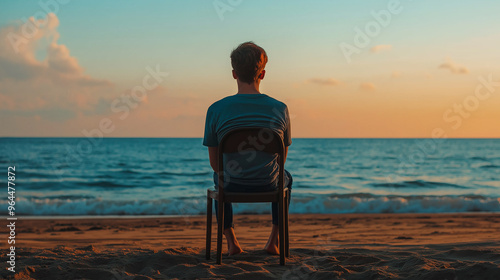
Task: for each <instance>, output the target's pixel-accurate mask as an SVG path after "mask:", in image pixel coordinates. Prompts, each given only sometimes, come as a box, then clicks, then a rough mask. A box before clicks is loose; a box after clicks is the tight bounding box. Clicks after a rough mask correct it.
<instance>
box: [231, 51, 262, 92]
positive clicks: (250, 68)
mask: <svg viewBox="0 0 500 280" xmlns="http://www.w3.org/2000/svg"><path fill="white" fill-rule="evenodd" d="M266 63H267V54H266V51H265V50H264V49H263V48H261V47H259V46H257V45H256V44H254V43H253V42H245V43H243V44H241V45H239V46H238V47H237V48H236V49H234V50H233V52H231V65H232V66H233V70H234V72H235V73H236V76H237V77H238V79H239V80H240V81H242V82H244V83H247V84H253V83H254V82H256V81H258V79H262V78H264V72H263V70H264V67H266Z"/></svg>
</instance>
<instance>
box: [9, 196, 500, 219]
mask: <svg viewBox="0 0 500 280" xmlns="http://www.w3.org/2000/svg"><path fill="white" fill-rule="evenodd" d="M3 205H5V207H6V204H5V203H0V207H3ZM17 205H18V206H19V209H20V210H19V211H20V212H19V214H20V215H202V214H205V213H206V212H205V211H206V198H205V197H184V198H182V199H181V198H176V199H167V198H163V199H162V198H158V199H154V200H103V199H100V198H81V199H63V198H27V197H24V198H20V199H19V200H18V203H17ZM270 210H271V207H270V205H269V204H262V203H244V204H235V205H234V212H235V213H238V214H241V213H249V214H263V213H270ZM461 212H500V198H499V197H474V196H469V197H467V196H377V195H372V194H366V193H365V194H338V195H329V196H327V195H323V196H314V197H293V195H292V202H291V205H290V213H294V214H303V213H323V214H339V213H461Z"/></svg>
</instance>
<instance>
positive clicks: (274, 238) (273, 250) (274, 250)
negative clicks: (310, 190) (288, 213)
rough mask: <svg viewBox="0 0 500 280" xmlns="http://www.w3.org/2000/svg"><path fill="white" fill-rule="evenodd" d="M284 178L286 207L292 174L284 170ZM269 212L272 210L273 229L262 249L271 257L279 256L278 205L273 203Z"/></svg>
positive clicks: (290, 193) (289, 194) (290, 192)
mask: <svg viewBox="0 0 500 280" xmlns="http://www.w3.org/2000/svg"><path fill="white" fill-rule="evenodd" d="M285 176H286V177H288V184H287V185H286V187H287V188H288V196H287V197H288V201H287V203H288V205H290V200H291V196H292V183H293V179H292V174H290V172H288V171H287V170H285ZM271 210H272V219H273V220H272V221H273V229H272V230H271V235H269V239H268V240H267V244H266V246H265V247H264V249H265V250H266V251H267V252H268V253H269V254H272V255H279V247H278V244H279V239H278V237H279V227H278V224H279V210H278V203H275V202H273V203H272V205H271Z"/></svg>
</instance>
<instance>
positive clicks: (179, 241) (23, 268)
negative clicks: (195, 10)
mask: <svg viewBox="0 0 500 280" xmlns="http://www.w3.org/2000/svg"><path fill="white" fill-rule="evenodd" d="M269 230H270V216H269V215H236V216H235V231H236V234H237V236H238V238H239V241H240V244H241V245H242V247H243V249H244V250H245V252H244V253H242V254H240V255H237V256H227V255H226V254H225V255H224V256H223V264H222V265H220V266H219V265H216V264H215V251H213V249H212V259H211V260H208V261H207V260H206V259H205V248H204V247H205V246H204V244H205V217H204V216H189V217H167V218H164V217H160V218H157V217H154V218H150V217H148V218H111V219H110V218H90V219H89V218H84V219H60V218H59V219H58V218H54V219H29V218H20V220H18V222H17V226H16V273H15V274H14V273H11V272H8V271H6V270H3V272H2V277H3V278H6V279H450V280H454V279H498V275H500V234H499V232H500V214H482V213H480V214H345V215H311V214H302V215H291V217H290V247H291V257H290V258H289V259H288V262H287V265H286V266H280V265H279V257H278V256H270V255H268V254H266V253H265V252H264V251H263V247H264V245H265V242H266V240H267V237H268V234H269ZM215 232H216V225H215V222H214V225H213V237H212V242H213V243H212V248H215V240H216V234H215ZM2 234H3V236H6V234H7V231H6V230H5V227H4V228H3V229H2ZM4 246H6V243H4ZM225 246H226V245H225V244H224V250H226V248H225ZM3 252H6V250H3ZM2 260H3V263H4V265H5V263H6V260H7V259H6V256H5V254H2ZM5 266H6V265H5Z"/></svg>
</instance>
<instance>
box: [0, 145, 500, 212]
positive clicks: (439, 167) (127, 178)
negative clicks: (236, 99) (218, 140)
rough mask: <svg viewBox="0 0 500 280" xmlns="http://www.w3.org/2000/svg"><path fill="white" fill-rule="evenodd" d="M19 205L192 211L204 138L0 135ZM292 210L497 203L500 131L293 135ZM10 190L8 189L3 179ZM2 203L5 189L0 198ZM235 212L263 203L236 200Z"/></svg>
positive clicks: (197, 201)
mask: <svg viewBox="0 0 500 280" xmlns="http://www.w3.org/2000/svg"><path fill="white" fill-rule="evenodd" d="M0 143H1V152H2V158H1V161H0V162H1V168H3V169H4V176H5V178H4V181H5V182H6V180H7V168H8V166H15V168H16V181H15V182H16V186H15V187H16V214H17V215H80V216H82V215H196V214H204V213H205V211H206V190H207V188H210V187H213V185H214V184H213V176H212V175H213V171H212V169H211V167H210V164H209V160H208V151H207V148H206V147H204V146H202V139H200V138H104V139H87V138H0ZM285 168H286V169H287V170H288V171H289V172H290V173H291V174H292V176H293V187H292V202H291V205H290V212H291V213H448V212H500V139H446V140H442V141H437V142H436V141H434V140H432V139H300V138H299V139H297V138H294V139H293V143H292V145H291V146H290V147H289V152H288V157H287V161H286V165H285ZM5 190H6V189H5ZM0 204H1V206H2V207H3V209H7V191H5V199H4V200H2V201H1V203H0ZM235 212H236V213H269V212H270V206H269V205H268V204H260V203H259V204H236V205H235Z"/></svg>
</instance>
